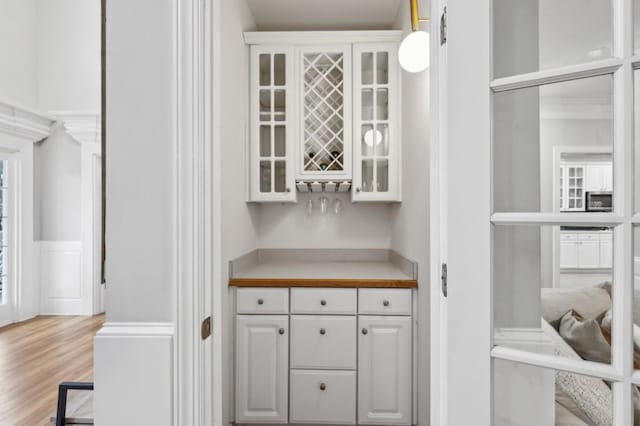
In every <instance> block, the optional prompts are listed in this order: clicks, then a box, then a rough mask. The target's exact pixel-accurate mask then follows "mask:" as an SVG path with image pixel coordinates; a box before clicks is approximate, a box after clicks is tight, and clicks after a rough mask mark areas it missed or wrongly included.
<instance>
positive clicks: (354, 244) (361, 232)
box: [258, 194, 392, 248]
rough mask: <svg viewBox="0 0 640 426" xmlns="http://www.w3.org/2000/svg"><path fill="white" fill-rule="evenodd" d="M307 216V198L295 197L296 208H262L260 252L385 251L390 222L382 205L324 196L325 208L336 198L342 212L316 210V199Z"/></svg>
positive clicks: (294, 205)
mask: <svg viewBox="0 0 640 426" xmlns="http://www.w3.org/2000/svg"><path fill="white" fill-rule="evenodd" d="M321 196H322V195H319V194H318V195H312V196H311V197H312V200H313V202H314V203H315V207H314V212H313V214H312V215H311V216H308V215H307V213H306V203H307V201H308V199H309V195H308V194H298V203H297V204H268V205H267V204H263V205H262V206H261V207H260V216H259V222H258V247H260V248H389V247H391V227H392V219H391V215H390V210H389V206H388V205H386V204H353V203H351V197H350V195H337V194H325V196H326V197H327V198H328V199H329V206H330V207H331V204H332V203H333V201H334V200H335V199H336V198H340V199H341V201H342V211H341V212H340V213H339V214H337V215H336V214H335V213H334V212H333V210H331V208H330V209H329V211H328V212H327V213H326V214H324V215H323V214H321V213H320V210H319V201H318V200H319V198H320V197H321Z"/></svg>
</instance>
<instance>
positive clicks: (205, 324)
mask: <svg viewBox="0 0 640 426" xmlns="http://www.w3.org/2000/svg"><path fill="white" fill-rule="evenodd" d="M200 336H201V337H202V340H205V339H206V338H207V337H209V336H211V317H206V318H205V319H204V321H202V326H201V327H200Z"/></svg>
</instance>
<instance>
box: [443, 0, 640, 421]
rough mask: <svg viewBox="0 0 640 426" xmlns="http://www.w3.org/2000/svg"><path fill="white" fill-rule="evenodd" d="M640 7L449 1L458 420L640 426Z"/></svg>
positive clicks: (452, 340) (452, 349)
mask: <svg viewBox="0 0 640 426" xmlns="http://www.w3.org/2000/svg"><path fill="white" fill-rule="evenodd" d="M634 5H635V6H636V7H638V6H640V1H631V0H621V1H613V0H594V1H588V2H572V1H543V0H527V1H517V2H514V1H512V0H457V1H456V2H448V6H447V14H448V15H449V17H450V22H451V25H450V26H449V27H448V33H447V39H448V40H449V42H447V43H446V44H445V45H444V46H443V47H441V48H440V49H443V50H444V51H436V52H437V53H438V56H437V57H438V59H442V58H444V59H445V60H446V61H447V62H446V64H445V65H446V67H441V68H440V69H444V70H446V71H445V72H446V76H447V81H446V88H447V92H446V93H445V94H444V95H443V96H444V97H446V104H447V116H446V120H447V123H446V140H440V141H438V142H437V143H439V145H438V146H437V147H438V148H441V149H442V150H444V151H445V154H440V155H443V157H441V158H434V160H436V161H439V160H441V159H442V158H444V159H443V160H442V161H441V162H440V163H438V164H445V169H446V170H445V173H443V176H440V179H441V182H444V183H443V185H446V186H444V187H443V191H444V194H445V195H444V197H443V198H442V199H443V200H444V202H445V203H446V205H445V206H444V208H443V209H442V210H441V211H445V212H447V214H446V215H443V218H442V220H443V221H444V222H445V224H446V225H445V226H446V229H445V231H443V232H444V233H445V235H446V237H447V238H446V241H445V243H444V244H440V247H444V249H443V250H446V252H445V253H444V256H442V257H443V258H444V259H443V263H446V265H447V275H446V279H447V280H448V281H447V293H446V297H447V300H446V315H447V323H446V328H447V334H446V342H445V343H446V352H445V354H446V355H444V356H443V358H445V359H446V366H447V375H446V393H447V395H446V398H445V404H447V410H446V411H447V412H446V415H447V417H446V420H447V424H449V425H455V426H457V425H469V424H473V425H478V426H481V425H482V426H484V425H487V426H489V425H495V426H512V425H522V426H558V425H561V426H565V425H577V424H579V425H614V426H634V425H640V355H639V354H640V338H639V336H638V331H639V330H640V329H639V327H640V293H639V288H640V274H638V272H637V271H638V270H640V258H639V253H640V243H638V241H639V239H640V235H639V234H638V227H639V226H640V214H639V210H640V204H639V201H638V200H640V190H639V185H640V167H639V165H640V163H639V162H640V156H639V155H638V152H640V151H639V148H640V142H638V140H640V139H637V138H638V134H640V132H639V129H638V127H637V126H638V124H640V119H638V118H637V117H638V116H640V113H639V111H640V109H639V108H638V105H640V103H639V102H640V101H639V99H640V90H639V87H640V86H638V83H640V81H639V80H635V82H634V76H637V73H638V72H639V71H638V69H640V56H638V55H637V53H638V50H637V46H634V34H635V33H636V31H637V29H638V25H639V24H640V22H638V19H640V17H638V15H635V16H636V21H634V13H633V9H632V6H634ZM636 13H637V9H636ZM454 17H455V18H454ZM454 19H455V25H454V24H453V22H454ZM634 103H635V105H636V108H634ZM634 115H635V117H636V120H635V127H634ZM634 138H636V140H635V141H634ZM433 152H434V153H437V150H436V149H434V151H433ZM559 173H560V174H559ZM469 182H473V190H472V191H469V190H468V189H469ZM558 200H560V202H558ZM461 401H463V403H462V404H463V405H464V409H463V410H461V409H460V406H461Z"/></svg>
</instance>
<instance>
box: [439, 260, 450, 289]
mask: <svg viewBox="0 0 640 426" xmlns="http://www.w3.org/2000/svg"><path fill="white" fill-rule="evenodd" d="M447 275H448V272H447V264H446V263H443V264H442V275H440V280H441V282H442V284H441V288H442V295H443V296H444V297H447V293H448V290H449V289H448V285H449V283H448V279H447Z"/></svg>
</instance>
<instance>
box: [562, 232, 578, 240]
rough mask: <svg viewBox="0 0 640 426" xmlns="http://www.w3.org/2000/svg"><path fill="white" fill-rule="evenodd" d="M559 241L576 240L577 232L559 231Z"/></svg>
mask: <svg viewBox="0 0 640 426" xmlns="http://www.w3.org/2000/svg"><path fill="white" fill-rule="evenodd" d="M560 241H578V234H567V233H566V232H561V233H560Z"/></svg>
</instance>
